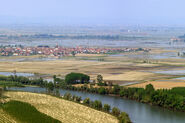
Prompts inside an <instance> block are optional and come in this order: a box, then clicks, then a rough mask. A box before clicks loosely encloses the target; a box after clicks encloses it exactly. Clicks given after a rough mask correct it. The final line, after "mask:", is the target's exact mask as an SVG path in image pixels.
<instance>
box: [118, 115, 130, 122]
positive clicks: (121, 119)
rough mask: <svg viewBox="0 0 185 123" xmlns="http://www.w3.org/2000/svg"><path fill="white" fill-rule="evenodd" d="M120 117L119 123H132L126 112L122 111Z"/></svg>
mask: <svg viewBox="0 0 185 123" xmlns="http://www.w3.org/2000/svg"><path fill="white" fill-rule="evenodd" d="M118 119H119V123H131V121H130V118H129V116H128V114H127V113H125V112H121V114H120V115H119V117H118Z"/></svg>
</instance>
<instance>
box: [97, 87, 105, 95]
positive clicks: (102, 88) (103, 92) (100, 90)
mask: <svg viewBox="0 0 185 123" xmlns="http://www.w3.org/2000/svg"><path fill="white" fill-rule="evenodd" d="M98 93H99V94H106V90H105V88H104V87H100V88H99V89H98Z"/></svg>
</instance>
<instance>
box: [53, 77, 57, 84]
mask: <svg viewBox="0 0 185 123" xmlns="http://www.w3.org/2000/svg"><path fill="white" fill-rule="evenodd" d="M56 78H57V77H56V75H53V81H54V87H56Z"/></svg>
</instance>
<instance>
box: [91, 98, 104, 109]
mask: <svg viewBox="0 0 185 123" xmlns="http://www.w3.org/2000/svg"><path fill="white" fill-rule="evenodd" d="M93 108H95V109H98V110H102V103H101V101H99V100H95V101H94V103H93Z"/></svg>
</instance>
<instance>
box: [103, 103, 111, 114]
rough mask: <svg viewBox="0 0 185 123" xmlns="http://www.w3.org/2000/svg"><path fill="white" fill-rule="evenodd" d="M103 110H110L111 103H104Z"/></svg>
mask: <svg viewBox="0 0 185 123" xmlns="http://www.w3.org/2000/svg"><path fill="white" fill-rule="evenodd" d="M103 111H106V112H110V105H109V104H104V106H103Z"/></svg>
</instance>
